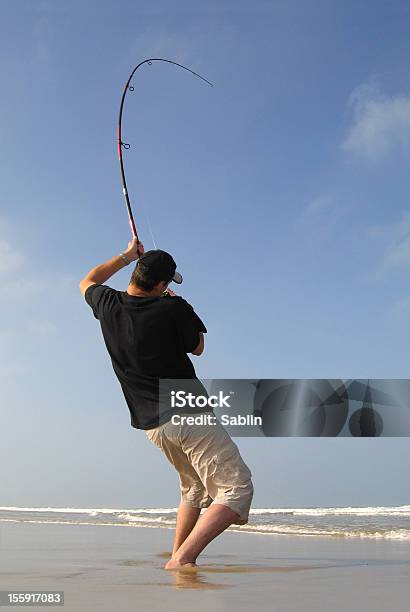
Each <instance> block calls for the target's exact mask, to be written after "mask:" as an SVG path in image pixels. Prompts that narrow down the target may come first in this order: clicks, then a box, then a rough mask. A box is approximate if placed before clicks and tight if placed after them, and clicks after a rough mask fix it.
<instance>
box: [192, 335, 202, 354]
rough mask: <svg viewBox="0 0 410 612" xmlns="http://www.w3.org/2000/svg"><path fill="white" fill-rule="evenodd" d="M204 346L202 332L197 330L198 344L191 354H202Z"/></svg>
mask: <svg viewBox="0 0 410 612" xmlns="http://www.w3.org/2000/svg"><path fill="white" fill-rule="evenodd" d="M204 348H205V340H204V334H203V333H202V332H199V344H198V346H197V347H196V349H195V350H193V351H192V355H198V356H199V355H202V353H203V352H204Z"/></svg>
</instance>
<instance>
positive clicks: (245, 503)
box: [80, 238, 253, 569]
mask: <svg viewBox="0 0 410 612" xmlns="http://www.w3.org/2000/svg"><path fill="white" fill-rule="evenodd" d="M133 261H136V262H137V263H136V266H135V269H134V271H133V272H132V275H131V279H130V282H129V285H128V287H127V290H126V291H116V290H114V289H112V288H111V287H108V286H107V285H104V283H105V282H106V281H107V280H108V279H109V278H110V277H111V276H112V275H113V274H115V273H116V272H118V271H119V270H121V268H123V267H125V266H126V265H128V264H130V263H131V262H133ZM171 281H174V282H176V283H182V276H181V275H180V274H179V273H178V272H177V271H176V264H175V261H174V260H173V258H172V257H171V255H169V254H168V253H166V252H165V251H161V250H155V251H148V252H147V253H144V247H143V245H142V244H141V243H140V242H138V240H137V239H136V238H134V239H133V240H132V241H131V242H130V243H129V244H128V248H127V250H126V251H125V252H123V253H120V255H117V256H114V257H113V258H112V259H110V260H108V261H107V262H105V263H103V264H101V265H99V266H97V267H96V268H93V269H92V270H91V271H90V272H89V273H88V274H87V275H86V276H85V277H84V278H83V280H82V281H81V282H80V291H81V293H82V294H83V295H84V297H85V300H86V302H87V303H88V304H89V305H90V306H91V308H92V310H93V312H94V316H95V317H96V318H97V319H99V321H100V325H101V330H102V333H103V337H104V340H105V344H106V347H107V350H108V352H109V355H110V357H111V362H112V365H113V369H114V372H115V374H116V376H117V378H118V380H119V382H120V385H121V387H122V391H123V393H124V397H125V400H126V402H127V405H128V408H129V410H130V415H131V425H132V426H133V427H135V428H137V429H143V430H145V431H146V434H147V436H148V438H149V439H150V440H151V441H152V442H153V443H154V444H155V445H156V446H158V447H159V448H160V449H161V450H162V451H163V452H164V454H165V455H166V457H167V459H168V460H169V461H170V462H171V463H172V464H173V465H174V467H175V468H176V469H177V471H178V473H179V477H180V485H181V503H180V505H179V509H178V514H177V523H176V531H175V539H174V546H173V551H172V557H171V559H170V560H169V561H168V563H167V564H166V566H165V568H166V569H180V568H182V567H187V566H188V567H189V566H194V565H195V562H196V559H197V557H198V555H199V554H200V552H201V551H202V550H203V549H204V548H205V546H207V544H208V543H209V542H210V541H211V540H213V539H214V538H215V537H216V536H217V535H219V534H220V533H222V532H223V531H224V530H225V529H226V528H227V527H229V525H232V524H239V525H242V524H245V523H246V522H247V521H248V515H249V508H250V504H251V501H252V496H253V486H252V481H251V476H252V474H251V472H250V470H249V469H248V467H247V466H246V465H245V463H244V462H243V460H242V458H241V456H240V454H239V451H238V448H237V446H236V444H234V442H233V441H232V440H231V438H230V436H229V435H228V433H227V432H226V431H225V430H224V428H223V427H222V425H221V424H220V423H219V421H218V420H217V419H214V421H215V423H214V424H207V423H205V424H203V425H202V424H194V425H192V424H187V423H186V420H183V419H179V422H178V423H174V422H173V419H172V416H173V414H175V412H176V411H175V410H174V411H172V410H169V409H168V410H166V409H165V410H159V396H160V393H159V387H160V380H164V379H181V380H182V379H184V380H185V381H188V382H189V380H191V381H192V384H194V385H195V384H198V385H200V381H198V379H197V378H196V374H195V369H194V366H193V364H192V362H191V360H190V359H189V357H188V353H191V354H193V355H201V354H202V353H203V351H204V336H203V334H204V333H206V331H207V330H206V328H205V326H204V324H203V323H202V321H201V319H200V318H199V317H198V315H197V314H196V313H195V312H194V310H193V308H192V306H190V304H188V302H186V301H185V300H184V299H182V298H181V297H178V296H176V295H175V293H174V292H173V291H171V290H170V289H168V285H169V283H170V282H171ZM201 388H202V389H203V387H202V386H201ZM208 411H211V409H210V408H209V409H208ZM187 412H189V413H193V414H196V413H198V414H199V413H201V414H202V413H204V414H206V410H205V409H204V408H195V407H191V408H187V409H184V413H187ZM211 414H212V411H211ZM201 508H207V511H206V512H205V513H204V514H202V515H201V516H200V513H201Z"/></svg>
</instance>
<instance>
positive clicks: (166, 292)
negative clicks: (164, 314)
mask: <svg viewBox="0 0 410 612" xmlns="http://www.w3.org/2000/svg"><path fill="white" fill-rule="evenodd" d="M162 295H165V296H169V297H177V294H176V293H174V292H173V291H171V289H169V288H167V289H165V291H164V293H163V294H162Z"/></svg>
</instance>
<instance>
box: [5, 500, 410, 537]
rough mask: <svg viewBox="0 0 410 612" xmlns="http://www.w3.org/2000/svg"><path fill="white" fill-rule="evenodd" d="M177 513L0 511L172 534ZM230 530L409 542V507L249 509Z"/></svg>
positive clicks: (23, 519)
mask: <svg viewBox="0 0 410 612" xmlns="http://www.w3.org/2000/svg"><path fill="white" fill-rule="evenodd" d="M176 512H177V509H176V508H122V509H113V508H53V507H49V508H20V507H13V506H0V523H2V522H13V523H57V524H70V525H73V524H74V525H116V526H121V527H151V528H165V529H172V528H173V527H174V526H175V518H176ZM229 530H230V531H240V532H244V533H258V534H261V535H265V536H270V535H278V536H280V535H294V536H309V537H332V538H367V539H383V540H410V505H406V506H388V507H386V506H376V507H357V508H352V507H339V508H253V509H252V510H251V512H250V517H249V523H248V524H247V525H242V526H238V525H235V526H232V527H230V528H229Z"/></svg>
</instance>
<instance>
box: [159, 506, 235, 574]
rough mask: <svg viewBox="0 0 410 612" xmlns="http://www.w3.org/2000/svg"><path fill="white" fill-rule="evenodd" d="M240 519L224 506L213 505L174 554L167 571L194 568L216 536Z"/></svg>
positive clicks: (166, 567)
mask: <svg viewBox="0 0 410 612" xmlns="http://www.w3.org/2000/svg"><path fill="white" fill-rule="evenodd" d="M237 518H238V514H237V513H236V512H234V511H233V510H231V509H230V508H228V506H224V505H222V504H211V505H210V506H209V508H208V510H207V511H206V512H205V513H204V514H203V515H202V516H201V518H200V519H199V520H198V522H197V523H196V525H195V527H194V528H193V529H192V531H191V533H190V534H189V536H188V537H187V538H186V540H185V541H184V542H183V544H181V546H180V547H179V548H178V549H177V550H176V552H173V554H172V558H171V559H170V561H168V563H167V564H166V565H165V569H178V568H181V567H183V566H190V565H191V566H192V565H194V564H195V561H196V558H197V557H198V555H199V554H200V553H201V552H202V551H203V550H204V548H205V546H207V545H208V544H209V542H211V541H212V540H213V539H214V538H216V536H218V535H219V534H220V533H222V532H223V531H225V529H226V528H227V527H229V525H232V523H233V522H234V521H235V520H236V519H237Z"/></svg>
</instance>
